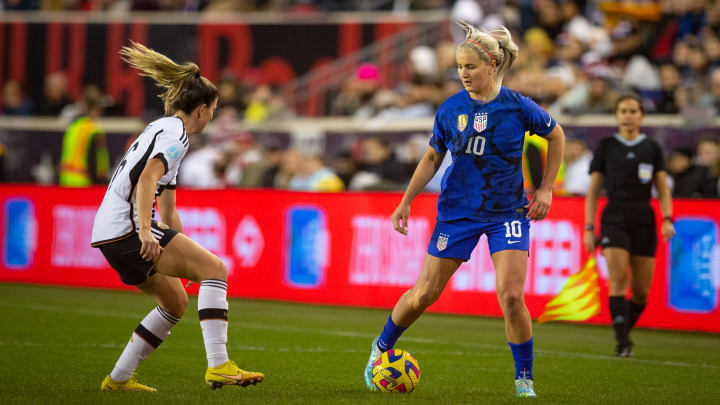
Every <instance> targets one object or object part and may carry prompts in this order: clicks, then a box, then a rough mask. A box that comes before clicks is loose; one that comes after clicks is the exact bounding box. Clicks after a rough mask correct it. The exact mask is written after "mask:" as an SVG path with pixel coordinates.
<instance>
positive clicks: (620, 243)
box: [584, 95, 675, 357]
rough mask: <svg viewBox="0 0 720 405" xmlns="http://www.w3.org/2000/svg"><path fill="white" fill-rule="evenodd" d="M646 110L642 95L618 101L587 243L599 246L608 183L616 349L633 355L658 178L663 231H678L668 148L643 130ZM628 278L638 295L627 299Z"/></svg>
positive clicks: (589, 202) (595, 166)
mask: <svg viewBox="0 0 720 405" xmlns="http://www.w3.org/2000/svg"><path fill="white" fill-rule="evenodd" d="M644 114H645V111H644V110H643V107H642V103H641V100H640V98H639V97H638V96H636V95H625V96H622V97H620V99H619V100H618V101H617V103H616V104H615V117H616V118H617V121H618V124H619V127H618V133H617V134H615V135H614V136H611V137H607V138H604V139H603V140H602V141H600V144H599V145H598V147H597V149H596V150H595V156H594V157H593V160H592V163H591V164H590V189H589V190H588V194H587V197H586V199H585V224H586V225H585V237H584V243H585V248H586V250H587V251H589V252H592V251H593V250H594V249H595V247H596V246H597V237H596V236H595V227H594V224H595V212H596V209H597V200H598V195H599V194H600V189H601V188H602V187H603V186H604V187H605V190H606V191H607V196H608V203H607V206H606V207H605V209H604V210H603V213H602V218H601V233H600V246H601V247H602V253H603V256H605V260H606V261H607V266H608V271H609V273H610V280H609V288H608V289H609V295H610V297H609V298H610V315H611V317H612V323H613V328H614V329H615V339H616V340H617V346H616V349H615V355H616V356H619V357H630V356H632V355H633V350H632V343H631V342H630V339H629V334H630V330H632V328H633V326H634V325H635V322H636V321H637V320H638V318H639V317H640V314H641V313H642V311H643V309H645V304H646V303H647V297H648V292H649V291H650V284H651V282H652V276H653V272H654V270H655V248H656V246H657V233H656V226H657V225H656V223H655V212H654V211H653V209H652V207H651V206H650V195H651V189H652V186H653V184H654V185H655V187H656V188H657V191H658V195H659V199H660V208H661V210H662V215H663V220H662V229H661V232H662V235H663V237H664V238H665V241H667V240H669V239H670V238H671V237H672V236H673V234H675V228H674V227H673V220H672V199H671V197H670V188H669V187H668V185H667V179H666V172H665V164H664V160H663V152H662V149H661V148H660V145H659V144H658V143H657V142H655V141H654V140H652V139H650V138H648V137H646V136H645V135H644V134H641V133H640V123H641V122H642V119H643V117H644ZM628 268H630V274H628ZM628 284H629V285H630V287H631V290H632V297H631V298H630V300H628V301H626V300H625V297H626V294H627V289H628Z"/></svg>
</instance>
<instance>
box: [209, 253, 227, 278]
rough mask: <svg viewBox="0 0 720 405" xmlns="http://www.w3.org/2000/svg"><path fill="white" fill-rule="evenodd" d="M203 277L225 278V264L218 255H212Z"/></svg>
mask: <svg viewBox="0 0 720 405" xmlns="http://www.w3.org/2000/svg"><path fill="white" fill-rule="evenodd" d="M204 273H205V274H203V275H204V277H203V278H204V279H215V280H223V281H226V280H227V273H228V271H227V265H226V264H225V262H223V261H222V260H221V259H220V258H219V257H217V256H213V260H212V262H211V263H210V265H209V266H208V267H207V269H206V271H205V272H204Z"/></svg>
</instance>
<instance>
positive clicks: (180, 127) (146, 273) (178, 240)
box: [92, 43, 264, 391]
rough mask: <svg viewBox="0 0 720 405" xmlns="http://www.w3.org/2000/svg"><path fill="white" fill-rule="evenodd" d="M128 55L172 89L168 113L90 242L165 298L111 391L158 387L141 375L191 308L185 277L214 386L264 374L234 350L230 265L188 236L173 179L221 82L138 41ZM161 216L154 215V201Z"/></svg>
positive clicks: (133, 153)
mask: <svg viewBox="0 0 720 405" xmlns="http://www.w3.org/2000/svg"><path fill="white" fill-rule="evenodd" d="M120 54H121V55H122V57H123V59H124V60H125V61H126V62H127V63H129V64H130V65H131V66H133V67H135V68H137V69H138V70H140V71H141V73H140V74H141V75H143V76H149V77H151V78H152V79H154V80H155V82H156V83H157V84H158V86H160V87H163V88H165V89H166V91H165V92H164V93H162V94H161V95H160V98H161V99H162V100H163V102H164V104H165V114H166V115H170V114H172V113H174V115H173V116H166V117H165V118H161V119H159V120H157V121H154V122H152V123H150V125H148V126H147V127H146V128H145V130H144V131H143V132H142V134H141V135H140V136H139V137H138V138H137V140H136V141H135V142H134V143H133V144H132V145H131V146H130V148H129V149H128V151H127V153H126V154H125V156H124V158H123V160H122V161H121V162H120V164H119V165H118V167H117V169H116V170H115V173H114V174H113V176H112V178H111V180H110V185H109V186H108V189H107V191H106V192H105V197H104V198H103V201H102V204H101V205H100V209H99V210H98V212H97V214H96V216H95V223H94V225H93V231H92V246H93V247H97V248H99V249H100V250H101V251H102V253H103V255H104V256H105V258H106V259H107V261H108V263H109V264H110V266H112V268H113V269H115V270H116V271H117V272H118V274H119V275H120V279H121V280H122V281H123V282H124V283H125V284H129V285H134V286H136V287H137V288H138V289H140V290H142V291H143V292H145V293H147V294H149V295H151V296H153V297H154V298H155V300H156V301H157V303H158V306H157V307H156V308H154V309H153V310H152V311H150V313H149V314H148V315H147V316H146V317H145V318H144V319H143V320H142V321H141V322H140V324H139V325H138V326H137V328H136V329H135V331H134V333H133V334H132V336H131V337H130V342H128V344H127V346H126V347H125V350H124V351H123V353H122V354H121V355H120V358H119V359H118V361H117V363H116V364H115V367H114V368H113V370H112V371H111V372H110V374H109V375H108V376H107V377H105V380H104V381H103V382H102V385H101V387H100V388H101V389H102V390H109V391H129V390H132V391H156V390H155V389H154V388H151V387H148V386H146V385H143V384H140V383H138V382H137V380H136V378H135V374H136V369H137V367H138V364H139V363H140V361H141V360H144V359H145V358H147V356H149V355H150V353H152V352H153V350H155V349H156V348H157V347H158V346H159V345H160V343H162V342H163V340H165V338H166V337H167V336H168V335H169V334H170V329H172V327H173V326H175V324H176V323H177V322H178V321H179V320H180V318H181V317H182V316H183V314H184V313H185V308H186V307H187V303H188V297H187V293H186V292H185V289H184V288H183V286H182V283H181V281H180V278H185V279H189V280H192V281H195V282H198V283H200V292H199V294H198V313H199V318H200V324H201V328H202V334H203V340H204V342H205V351H206V354H207V360H208V369H207V372H206V373H205V381H206V383H207V384H208V385H210V387H212V388H213V389H215V388H221V387H222V386H224V385H240V386H247V385H250V384H256V383H258V382H261V381H263V379H264V376H263V374H261V373H256V372H248V371H244V370H241V369H240V368H238V366H237V365H236V364H235V363H234V362H232V361H230V359H229V358H228V354H227V349H226V343H227V319H228V302H227V268H226V266H225V264H224V263H223V262H222V260H220V259H219V258H218V257H217V256H215V255H213V254H212V253H210V252H209V251H208V250H207V249H205V248H203V247H202V246H200V245H199V244H197V243H196V242H194V241H193V240H191V239H190V238H188V237H187V236H185V235H183V234H182V233H181V232H182V224H181V223H180V217H179V215H178V212H177V209H176V207H175V184H176V177H177V172H178V168H179V166H180V161H181V160H182V158H183V157H184V156H185V153H186V152H187V149H188V145H189V141H188V137H189V136H192V135H193V134H197V133H200V132H202V130H203V129H204V128H205V126H206V125H207V123H208V121H210V119H211V118H212V116H213V113H214V111H215V108H216V107H217V100H218V96H217V88H216V87H215V85H213V84H212V83H211V82H210V81H209V80H208V79H206V78H205V77H202V76H201V75H200V69H199V68H198V67H197V65H195V64H194V63H185V64H183V65H178V64H176V63H175V62H173V61H172V60H170V59H169V58H167V57H166V56H164V55H162V54H160V53H157V52H155V51H153V50H151V49H148V48H146V47H145V46H143V45H141V44H138V43H132V46H131V47H123V49H122V50H121V51H120ZM156 199H157V207H158V211H159V214H160V218H161V219H162V221H163V222H157V221H155V220H154V214H155V211H154V206H155V200H156Z"/></svg>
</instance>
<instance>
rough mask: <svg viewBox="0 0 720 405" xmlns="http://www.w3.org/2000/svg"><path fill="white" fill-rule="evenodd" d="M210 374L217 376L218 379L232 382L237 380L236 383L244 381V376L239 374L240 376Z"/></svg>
mask: <svg viewBox="0 0 720 405" xmlns="http://www.w3.org/2000/svg"><path fill="white" fill-rule="evenodd" d="M210 374H213V375H216V376H218V377H225V378H229V379H231V380H236V381H242V379H243V375H242V374H238V375H227V374H217V373H210Z"/></svg>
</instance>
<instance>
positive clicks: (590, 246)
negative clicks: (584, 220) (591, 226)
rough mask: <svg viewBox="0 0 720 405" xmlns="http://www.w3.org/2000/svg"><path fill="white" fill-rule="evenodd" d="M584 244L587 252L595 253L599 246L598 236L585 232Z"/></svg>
mask: <svg viewBox="0 0 720 405" xmlns="http://www.w3.org/2000/svg"><path fill="white" fill-rule="evenodd" d="M583 244H584V245H585V251H586V252H592V251H594V250H595V247H596V246H597V236H596V235H595V232H593V231H585V236H584V237H583Z"/></svg>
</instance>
